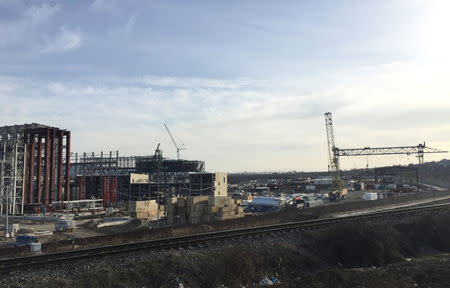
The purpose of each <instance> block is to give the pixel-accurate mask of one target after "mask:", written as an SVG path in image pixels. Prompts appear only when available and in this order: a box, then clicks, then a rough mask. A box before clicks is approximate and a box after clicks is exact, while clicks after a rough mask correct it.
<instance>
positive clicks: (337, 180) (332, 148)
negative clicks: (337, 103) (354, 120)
mask: <svg viewBox="0 0 450 288" xmlns="http://www.w3.org/2000/svg"><path fill="white" fill-rule="evenodd" d="M325 128H326V130H327V141H328V159H329V164H328V171H329V172H331V174H332V176H333V180H332V182H331V193H332V194H335V195H336V196H337V197H338V198H341V197H342V190H343V186H344V185H343V184H342V179H341V175H340V173H341V172H340V168H339V152H338V151H339V149H338V148H337V147H336V145H335V142H334V131H333V119H332V117H331V112H327V113H325ZM331 196H332V195H330V198H331Z"/></svg>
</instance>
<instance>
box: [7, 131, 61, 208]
mask: <svg viewBox="0 0 450 288" xmlns="http://www.w3.org/2000/svg"><path fill="white" fill-rule="evenodd" d="M69 170H70V131H67V130H64V129H60V128H56V127H50V126H46V125H42V124H36V123H33V124H24V125H14V126H4V127H0V213H1V214H4V213H5V212H6V209H7V211H8V213H10V214H23V213H24V211H33V210H36V209H40V207H41V205H48V204H50V203H52V202H55V201H62V200H69V199H70V193H66V192H67V191H69V183H70V175H69V173H65V171H69Z"/></svg>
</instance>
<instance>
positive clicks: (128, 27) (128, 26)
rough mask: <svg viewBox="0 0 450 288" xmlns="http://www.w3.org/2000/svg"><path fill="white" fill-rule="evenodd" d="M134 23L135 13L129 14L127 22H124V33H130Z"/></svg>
mask: <svg viewBox="0 0 450 288" xmlns="http://www.w3.org/2000/svg"><path fill="white" fill-rule="evenodd" d="M135 23H136V15H131V16H130V18H128V21H127V23H126V24H125V27H124V30H125V33H131V32H132V31H133V28H134V24H135Z"/></svg>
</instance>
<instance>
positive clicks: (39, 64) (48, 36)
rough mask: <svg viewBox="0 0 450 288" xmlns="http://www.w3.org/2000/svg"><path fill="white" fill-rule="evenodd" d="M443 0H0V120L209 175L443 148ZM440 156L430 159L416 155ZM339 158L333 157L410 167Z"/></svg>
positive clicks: (448, 21) (448, 125) (322, 165)
mask: <svg viewBox="0 0 450 288" xmlns="http://www.w3.org/2000/svg"><path fill="white" fill-rule="evenodd" d="M449 12H450V1H445V0H442V1H437V0H436V1H433V0H423V1H420V0H396V1H391V0H378V1H358V0H354V1H350V0H344V1H326V0H321V1H317V0H314V1H313V0H311V1H309V0H304V1H290V0H283V1H273V0H272V1H268V0H236V1H235V0H228V1H215V0H203V1H195V0H192V1H159V0H153V1H119V0H110V1H108V0H89V1H83V0H80V1H39V0H35V1H31V0H27V1H22V0H0V103H2V104H0V126H3V125H13V124H23V123H32V122H36V123H42V124H46V125H52V126H56V127H61V128H64V129H68V130H70V131H72V145H71V146H72V147H71V148H72V151H73V152H78V153H82V152H98V153H99V152H100V151H111V150H112V151H115V150H119V151H120V152H119V153H120V155H152V154H153V153H154V150H155V148H156V145H157V144H158V143H161V147H162V149H163V153H164V156H165V157H168V158H176V149H175V147H174V145H173V144H172V142H171V140H170V138H169V136H168V134H167V132H166V130H165V128H164V123H166V124H167V125H168V127H169V128H170V129H171V131H172V133H173V135H174V136H175V140H176V141H177V143H178V144H179V145H180V144H184V145H185V146H186V151H182V153H181V156H182V157H183V158H186V159H198V160H204V161H206V169H207V170H209V171H225V172H243V171H259V172H262V171H292V170H295V171H323V170H326V169H327V163H328V154H327V153H328V152H327V142H326V132H325V120H324V113H325V112H332V113H333V121H334V133H335V140H336V145H337V147H340V148H353V147H367V146H370V147H377V146H378V147H380V146H382V147H383V146H406V145H408V146H409V145H417V144H419V143H423V142H426V144H427V145H428V146H430V147H434V148H438V149H442V150H450V133H449V132H450V121H449V116H448V115H449V111H450V87H449V83H450V81H449V76H448V75H450V74H449V67H450V66H449V64H450V56H449V53H450V52H449V51H450V37H448V27H450V18H449V17H447V15H448V14H449ZM442 158H448V154H435V155H426V156H425V161H434V160H439V159H442ZM417 162H418V160H417V158H416V157H414V156H406V155H399V156H390V157H388V156H376V157H369V158H367V157H356V158H342V160H341V166H342V168H343V169H351V168H360V167H365V166H366V164H368V165H369V167H374V166H381V165H394V164H408V163H417Z"/></svg>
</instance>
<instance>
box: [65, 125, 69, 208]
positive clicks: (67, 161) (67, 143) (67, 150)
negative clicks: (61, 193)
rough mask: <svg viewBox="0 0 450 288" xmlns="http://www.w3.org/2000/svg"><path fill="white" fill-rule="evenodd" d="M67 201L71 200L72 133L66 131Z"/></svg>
mask: <svg viewBox="0 0 450 288" xmlns="http://www.w3.org/2000/svg"><path fill="white" fill-rule="evenodd" d="M65 184H66V187H65V190H66V191H65V192H66V200H67V201H69V200H70V131H66V179H65Z"/></svg>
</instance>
